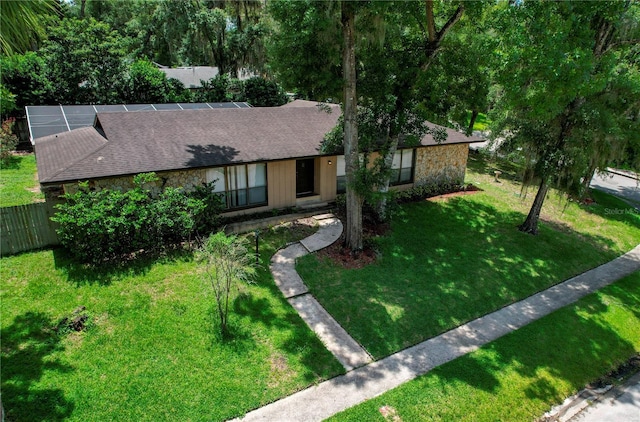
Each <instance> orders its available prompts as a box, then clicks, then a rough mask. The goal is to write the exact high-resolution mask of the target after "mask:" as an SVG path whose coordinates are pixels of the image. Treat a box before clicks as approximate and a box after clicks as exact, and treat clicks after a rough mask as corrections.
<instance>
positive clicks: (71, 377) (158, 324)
mask: <svg viewBox="0 0 640 422" xmlns="http://www.w3.org/2000/svg"><path fill="white" fill-rule="evenodd" d="M308 234H309V232H308V231H300V230H291V229H289V228H284V229H280V230H277V231H275V230H268V231H266V230H265V231H264V236H265V238H264V239H263V240H262V241H261V244H260V251H261V259H262V262H263V265H262V266H261V267H260V270H259V277H258V279H257V281H256V283H255V284H254V285H250V286H247V287H245V288H244V289H243V291H244V292H243V294H242V295H241V297H240V298H239V299H238V300H237V301H235V303H234V304H233V308H234V309H233V311H232V312H231V315H230V329H231V330H230V331H231V333H232V335H231V337H230V338H220V337H219V335H218V334H216V332H215V330H214V324H215V323H214V321H215V320H216V315H217V314H216V311H215V308H214V299H213V297H212V296H213V295H212V292H211V290H210V287H209V286H207V285H206V284H204V283H203V282H202V281H200V280H199V279H198V277H196V264H195V263H194V261H193V259H192V255H191V254H190V253H187V252H175V253H170V254H168V255H167V256H166V257H164V258H161V259H153V260H150V259H149V260H145V259H141V260H140V261H138V262H136V263H132V264H123V265H120V266H113V267H111V268H103V269H101V270H99V271H92V270H88V269H86V268H85V267H83V266H81V265H78V264H75V263H74V262H73V261H70V260H69V259H68V258H67V256H66V255H65V254H64V253H63V252H62V251H61V250H53V251H51V250H48V251H41V252H34V253H25V254H22V255H18V256H13V257H6V258H2V260H1V261H0V287H1V300H2V315H1V323H2V325H1V328H2V332H1V336H2V361H1V363H2V364H1V371H2V404H3V406H4V408H5V410H6V411H7V417H8V420H18V421H27V420H62V419H65V420H72V421H108V420H136V421H143V420H148V421H157V420H193V421H196V420H207V421H212V420H226V419H229V418H233V417H236V416H239V415H242V414H243V413H245V412H247V411H249V410H251V409H253V408H256V407H259V406H262V405H264V404H267V403H269V402H271V401H274V400H276V399H278V398H280V397H283V396H285V395H288V394H291V393H293V392H295V391H297V390H300V389H303V388H305V387H307V386H309V385H311V384H313V383H316V382H319V381H321V380H323V379H326V378H330V377H333V376H335V375H337V374H339V373H341V372H343V369H342V367H341V366H340V364H339V363H338V362H337V361H336V360H335V359H334V358H333V356H332V355H331V354H330V353H329V352H328V351H327V350H326V349H325V348H324V346H323V345H322V344H321V343H320V341H319V340H318V339H317V337H316V336H315V334H314V333H313V332H311V331H310V330H309V329H308V327H307V326H306V325H305V323H304V322H303V321H302V320H301V319H300V317H299V316H298V315H297V313H296V312H295V310H293V308H291V306H289V304H288V303H287V302H286V301H285V300H284V298H283V296H282V294H281V293H280V291H279V290H278V289H277V288H276V287H275V285H274V282H273V279H272V277H271V275H270V273H269V272H268V269H267V265H266V264H267V263H268V262H269V259H270V257H271V255H272V254H273V253H274V252H275V250H276V247H280V246H283V245H284V244H285V243H287V242H289V241H292V240H294V237H295V238H296V239H297V238H302V237H305V236H306V235H308ZM79 306H85V307H86V311H87V312H88V313H89V314H90V316H91V317H92V319H91V324H90V328H89V329H88V330H87V331H84V332H79V333H76V332H71V333H69V334H58V333H56V332H55V331H54V330H53V328H54V327H55V326H56V324H57V323H58V321H59V320H60V318H62V317H63V316H65V315H67V314H69V313H71V312H72V311H73V310H74V309H76V308H78V307H79Z"/></svg>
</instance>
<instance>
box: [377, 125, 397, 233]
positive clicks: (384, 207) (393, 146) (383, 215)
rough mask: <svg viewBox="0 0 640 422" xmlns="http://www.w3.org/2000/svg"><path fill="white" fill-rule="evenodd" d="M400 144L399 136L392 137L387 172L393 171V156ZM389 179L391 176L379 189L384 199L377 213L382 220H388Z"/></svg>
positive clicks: (387, 159) (385, 160)
mask: <svg viewBox="0 0 640 422" xmlns="http://www.w3.org/2000/svg"><path fill="white" fill-rule="evenodd" d="M398 142H399V137H398V136H397V135H395V136H393V137H391V143H390V144H389V149H388V150H387V153H386V154H385V156H384V169H387V170H389V169H391V166H392V164H393V155H394V154H395V153H396V151H397V150H398ZM389 177H390V176H387V177H385V178H384V181H383V182H382V184H381V185H380V186H379V187H378V192H380V193H381V194H382V197H381V198H380V200H379V201H378V207H377V208H378V209H377V213H378V217H379V218H380V219H382V220H386V219H387V218H388V215H387V193H389V185H390V184H391V183H390V182H391V181H390V180H389Z"/></svg>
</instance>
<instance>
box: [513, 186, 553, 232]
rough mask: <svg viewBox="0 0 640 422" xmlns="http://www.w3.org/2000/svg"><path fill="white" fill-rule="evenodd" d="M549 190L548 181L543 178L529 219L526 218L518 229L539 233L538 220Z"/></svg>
mask: <svg viewBox="0 0 640 422" xmlns="http://www.w3.org/2000/svg"><path fill="white" fill-rule="evenodd" d="M547 192H549V185H547V182H545V180H544V179H542V181H541V182H540V187H539V188H538V193H536V198H535V199H534V200H533V204H532V205H531V209H530V210H529V215H527V219H526V220H524V223H522V224H521V225H519V226H518V229H519V230H520V231H521V232H525V233H529V234H538V220H539V219H540V211H541V210H542V204H543V203H544V200H545V198H546V197H547Z"/></svg>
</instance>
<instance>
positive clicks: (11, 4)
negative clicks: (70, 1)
mask: <svg viewBox="0 0 640 422" xmlns="http://www.w3.org/2000/svg"><path fill="white" fill-rule="evenodd" d="M57 6H58V4H57V2H56V1H54V0H30V1H5V2H2V13H0V28H2V31H1V32H0V50H1V51H2V54H3V55H6V56H9V55H12V54H16V53H18V54H19V53H24V52H26V51H28V50H31V49H34V48H35V47H36V46H37V42H38V41H39V40H42V39H44V38H46V32H45V24H46V21H47V17H51V16H55V15H56V14H57V13H58V11H57Z"/></svg>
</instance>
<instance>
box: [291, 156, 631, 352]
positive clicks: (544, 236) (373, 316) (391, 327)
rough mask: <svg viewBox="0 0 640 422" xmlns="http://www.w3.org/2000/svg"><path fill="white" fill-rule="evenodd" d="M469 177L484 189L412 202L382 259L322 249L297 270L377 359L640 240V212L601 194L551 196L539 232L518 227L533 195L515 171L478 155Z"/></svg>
mask: <svg viewBox="0 0 640 422" xmlns="http://www.w3.org/2000/svg"><path fill="white" fill-rule="evenodd" d="M469 167H470V168H469V170H468V173H467V181H468V182H471V183H474V184H476V185H477V186H479V187H480V188H482V189H484V192H481V193H479V194H475V195H469V196H464V197H458V198H453V199H449V200H447V201H440V202H429V201H424V202H420V203H412V204H406V205H404V206H402V210H401V214H400V215H398V216H397V217H396V218H395V219H394V220H393V222H392V229H391V231H390V232H389V234H388V235H386V236H384V237H381V238H378V239H377V240H376V247H377V248H378V249H379V252H380V258H379V259H378V261H377V262H376V263H374V264H372V265H370V266H368V267H365V268H362V269H348V270H347V269H344V268H342V267H340V266H339V265H337V264H334V263H333V262H331V261H330V260H329V259H328V258H322V257H321V256H320V257H319V256H318V255H311V256H306V257H303V258H302V259H300V260H299V262H298V265H297V268H298V271H299V273H300V274H301V275H302V278H303V279H304V281H305V282H306V283H307V285H308V286H309V287H310V289H311V292H312V293H313V294H314V296H316V298H318V300H319V301H320V303H321V304H322V305H323V306H324V307H325V308H326V309H327V310H328V311H329V313H331V314H332V315H333V316H334V317H335V318H336V319H337V320H338V322H339V323H340V324H341V325H342V326H343V327H344V328H345V329H346V330H347V331H348V332H349V333H350V334H351V335H352V336H353V337H354V338H355V339H356V340H357V341H358V342H360V343H361V344H362V345H363V346H364V347H365V348H366V349H367V350H368V351H369V352H370V353H371V354H372V355H373V356H374V357H376V358H381V357H384V356H387V355H389V354H391V353H393V352H395V351H398V350H401V349H403V348H405V347H407V346H410V345H413V344H416V343H419V342H421V341H423V340H425V339H428V338H431V337H433V336H435V335H437V334H440V333H442V332H444V331H447V330H449V329H451V328H454V327H456V326H458V325H460V324H463V323H465V322H467V321H469V320H472V319H474V318H477V317H479V316H481V315H484V314H486V313H489V312H491V311H493V310H496V309H498V308H501V307H503V306H505V305H508V304H510V303H513V302H515V301H517V300H520V299H523V298H525V297H527V296H530V295H531V294H533V293H535V292H537V291H540V290H543V289H545V288H547V287H549V286H551V285H554V284H556V283H558V282H561V281H563V280H565V279H568V278H570V277H572V276H574V275H577V274H579V273H582V272H584V271H586V270H588V269H591V268H593V267H595V266H597V265H599V264H602V263H604V262H606V261H609V260H611V259H613V258H615V257H617V256H619V255H620V254H622V253H624V252H626V251H628V250H630V249H631V248H633V247H634V246H635V245H637V244H638V243H640V215H638V214H635V213H622V214H611V213H610V212H608V211H607V210H610V209H612V208H621V209H622V208H625V209H626V208H629V206H628V205H626V204H625V203H623V202H622V201H619V200H617V199H615V198H613V197H610V196H608V195H604V194H600V193H597V192H595V193H594V197H595V199H596V200H597V201H598V203H597V204H593V205H589V206H581V205H578V204H576V203H573V202H571V203H567V202H566V201H564V200H562V199H560V198H559V197H558V196H557V195H555V194H553V195H550V197H549V198H548V199H547V201H546V204H545V206H544V208H543V214H542V220H543V221H542V222H541V224H540V234H539V235H538V236H531V235H527V234H524V233H521V232H519V231H518V230H517V229H516V226H517V225H518V224H520V223H521V222H522V221H523V220H524V217H525V215H526V212H527V211H528V207H529V205H530V203H531V201H533V197H534V194H535V192H531V193H530V195H528V196H527V198H526V199H524V200H523V199H521V198H520V184H519V183H518V182H516V181H514V180H512V179H513V177H512V176H513V174H512V172H511V171H512V170H511V169H510V168H508V167H501V169H502V170H503V172H504V174H503V176H502V181H501V183H496V182H495V181H494V176H493V167H492V165H491V164H489V165H488V164H486V163H484V162H483V161H481V160H478V159H477V158H475V157H474V158H472V160H471V162H470V166H469Z"/></svg>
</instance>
